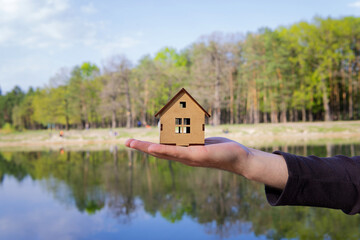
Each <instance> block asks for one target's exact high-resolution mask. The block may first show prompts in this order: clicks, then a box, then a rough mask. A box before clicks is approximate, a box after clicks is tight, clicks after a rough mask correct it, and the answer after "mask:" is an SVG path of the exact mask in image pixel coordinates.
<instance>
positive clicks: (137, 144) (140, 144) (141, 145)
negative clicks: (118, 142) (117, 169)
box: [129, 139, 155, 153]
mask: <svg viewBox="0 0 360 240" xmlns="http://www.w3.org/2000/svg"><path fill="white" fill-rule="evenodd" d="M152 144H155V143H152V142H145V141H140V140H136V139H132V141H130V142H129V147H131V148H134V149H136V150H140V151H142V152H146V153H149V151H148V148H149V146H151V145H152Z"/></svg>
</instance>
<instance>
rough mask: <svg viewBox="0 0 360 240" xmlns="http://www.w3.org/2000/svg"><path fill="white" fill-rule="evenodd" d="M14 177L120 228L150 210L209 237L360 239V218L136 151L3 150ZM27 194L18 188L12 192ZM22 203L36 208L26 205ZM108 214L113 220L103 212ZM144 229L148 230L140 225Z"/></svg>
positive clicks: (315, 150) (340, 150)
mask: <svg viewBox="0 0 360 240" xmlns="http://www.w3.org/2000/svg"><path fill="white" fill-rule="evenodd" d="M277 149H278V148H273V147H271V148H264V149H263V150H265V151H273V150H277ZM279 149H280V150H283V151H288V152H291V153H295V154H299V155H311V154H313V155H317V156H331V155H336V154H345V155H360V145H355V144H353V145H324V146H314V145H310V146H309V145H308V146H287V147H283V148H279ZM7 179H16V181H17V182H19V183H22V182H26V181H28V180H29V179H31V182H32V183H33V184H34V183H35V184H37V185H39V186H40V187H41V189H43V190H45V191H46V192H47V193H50V194H51V196H52V199H53V200H55V201H56V202H57V203H61V206H64V209H67V208H71V207H76V209H77V211H78V212H79V213H83V214H85V216H88V217H91V216H94V215H97V216H98V215H101V216H102V218H103V220H104V219H107V218H111V219H114V220H116V221H117V222H118V224H121V225H124V224H125V225H126V224H131V223H132V222H133V221H137V219H139V213H140V212H145V213H146V214H148V215H150V216H152V217H153V218H154V219H156V218H161V219H165V220H166V221H167V222H168V223H172V225H174V226H176V225H177V224H182V223H184V222H185V221H186V219H192V220H193V221H195V222H196V223H197V224H199V225H200V226H202V230H201V231H204V232H205V233H207V234H208V235H205V236H209V237H210V236H217V237H220V238H231V237H239V236H243V237H245V236H252V237H253V238H269V239H283V238H299V239H321V238H331V239H359V238H360V230H359V226H360V217H359V216H347V215H345V214H343V213H342V212H340V211H336V210H328V209H321V208H308V207H275V208H274V207H270V206H269V205H268V204H267V202H266V199H265V196H264V190H263V185H261V184H257V183H253V182H249V181H246V180H244V179H243V178H242V177H240V176H236V175H234V174H230V173H227V172H222V171H217V170H211V169H202V168H191V167H187V166H183V165H181V164H178V163H174V162H169V161H164V160H159V159H156V158H153V157H151V156H148V155H145V154H141V153H139V152H135V151H132V150H129V149H126V150H124V149H123V150H119V149H118V148H116V147H113V148H111V149H110V151H96V152H89V151H83V152H67V151H64V150H63V151H60V152H54V151H52V152H51V151H50V152H3V153H1V154H0V183H1V185H4V184H5V183H6V182H7ZM25 185H26V184H25ZM25 188H30V187H25ZM23 190H24V189H23V188H20V187H13V191H23ZM1 192H2V190H1V189H0V194H1ZM13 198H14V199H13V200H14V201H19V200H20V199H15V198H16V197H13ZM0 203H1V204H2V205H3V206H2V207H3V208H4V205H6V204H10V203H9V202H3V201H2V200H0ZM22 204H31V203H28V202H26V199H23V202H22ZM5 207H6V206H5ZM105 210H106V212H108V213H110V214H109V215H107V214H105V215H104V214H101V213H103V212H104V211H105ZM59 214H61V213H59ZM1 215H2V214H1V213H0V217H1ZM0 227H1V219H0ZM190 229H191V228H189V231H194V230H193V229H191V230H190ZM138 230H139V231H141V227H139V229H138ZM99 231H100V230H99ZM101 231H104V230H101ZM182 231H185V232H186V231H187V229H182ZM155 234H156V233H155ZM191 234H193V232H191ZM122 237H124V236H123V235H122ZM201 238H204V236H203V237H201ZM205 238H206V237H205Z"/></svg>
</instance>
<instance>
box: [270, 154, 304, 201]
mask: <svg viewBox="0 0 360 240" xmlns="http://www.w3.org/2000/svg"><path fill="white" fill-rule="evenodd" d="M273 153H274V154H278V155H282V156H283V157H284V159H285V162H286V165H287V169H288V174H289V177H288V180H287V183H286V185H285V188H284V189H283V190H281V189H277V188H274V187H270V186H267V185H265V194H266V199H267V201H268V202H269V204H270V205H272V206H284V205H288V204H289V203H293V202H294V199H295V198H296V195H297V191H298V189H300V184H301V183H300V181H299V166H298V164H297V160H296V156H295V155H293V154H290V153H285V152H280V151H275V152H273Z"/></svg>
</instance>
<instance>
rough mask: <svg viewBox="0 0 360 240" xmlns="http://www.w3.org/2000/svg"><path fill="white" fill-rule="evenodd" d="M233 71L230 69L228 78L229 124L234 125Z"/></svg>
mask: <svg viewBox="0 0 360 240" xmlns="http://www.w3.org/2000/svg"><path fill="white" fill-rule="evenodd" d="M234 72H235V71H234V70H233V69H232V70H231V71H230V76H229V88H230V103H229V105H230V106H229V108H230V124H234V79H233V78H234V75H233V73H234Z"/></svg>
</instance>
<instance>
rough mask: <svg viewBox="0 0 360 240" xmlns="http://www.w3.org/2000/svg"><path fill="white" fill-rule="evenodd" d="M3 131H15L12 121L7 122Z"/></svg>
mask: <svg viewBox="0 0 360 240" xmlns="http://www.w3.org/2000/svg"><path fill="white" fill-rule="evenodd" d="M0 131H1V133H12V132H14V131H15V129H14V127H13V126H12V125H11V124H10V123H5V124H4V126H2V128H1V129H0Z"/></svg>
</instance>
